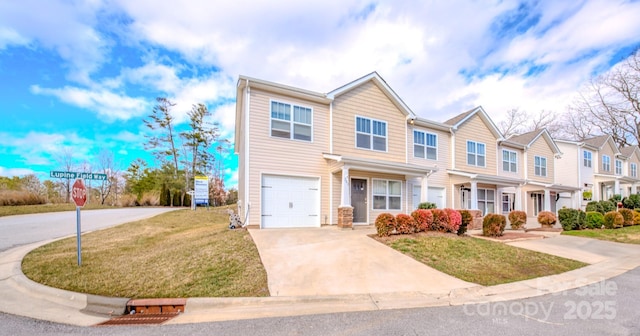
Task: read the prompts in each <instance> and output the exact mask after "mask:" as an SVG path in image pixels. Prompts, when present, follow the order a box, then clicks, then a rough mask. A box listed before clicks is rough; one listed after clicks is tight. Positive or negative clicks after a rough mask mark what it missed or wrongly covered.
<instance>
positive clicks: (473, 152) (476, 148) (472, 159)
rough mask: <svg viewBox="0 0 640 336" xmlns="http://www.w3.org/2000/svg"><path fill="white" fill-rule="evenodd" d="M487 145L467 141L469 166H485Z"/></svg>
mask: <svg viewBox="0 0 640 336" xmlns="http://www.w3.org/2000/svg"><path fill="white" fill-rule="evenodd" d="M485 155H486V154H485V145H484V144H483V143H480V142H475V141H467V164H468V165H471V166H478V167H484V166H485V158H486V156H485Z"/></svg>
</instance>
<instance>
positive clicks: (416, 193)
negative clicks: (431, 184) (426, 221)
mask: <svg viewBox="0 0 640 336" xmlns="http://www.w3.org/2000/svg"><path fill="white" fill-rule="evenodd" d="M421 194H422V187H421V186H419V185H414V186H413V195H412V196H413V208H414V209H417V208H418V206H420V203H421V202H422V200H421V199H420V196H421Z"/></svg>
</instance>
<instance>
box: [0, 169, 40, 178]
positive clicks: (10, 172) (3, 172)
mask: <svg viewBox="0 0 640 336" xmlns="http://www.w3.org/2000/svg"><path fill="white" fill-rule="evenodd" d="M35 173H36V172H35V171H33V170H31V169H28V168H7V167H0V176H7V177H13V176H25V175H31V174H35Z"/></svg>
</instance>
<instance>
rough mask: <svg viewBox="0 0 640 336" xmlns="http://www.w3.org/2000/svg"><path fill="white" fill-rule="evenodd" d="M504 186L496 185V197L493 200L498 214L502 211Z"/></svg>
mask: <svg viewBox="0 0 640 336" xmlns="http://www.w3.org/2000/svg"><path fill="white" fill-rule="evenodd" d="M503 189H504V188H500V187H496V199H495V200H494V201H493V202H494V203H493V204H495V211H496V213H498V214H501V213H502V192H503Z"/></svg>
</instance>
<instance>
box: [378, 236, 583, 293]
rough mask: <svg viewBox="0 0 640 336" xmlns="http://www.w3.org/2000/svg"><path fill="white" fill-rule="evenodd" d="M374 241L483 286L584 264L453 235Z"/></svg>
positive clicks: (405, 237) (555, 271)
mask: <svg viewBox="0 0 640 336" xmlns="http://www.w3.org/2000/svg"><path fill="white" fill-rule="evenodd" d="M374 239H377V240H378V241H380V242H382V243H384V244H386V245H388V246H390V247H392V248H393V249H395V250H398V251H400V252H402V253H404V254H406V255H409V256H411V257H413V258H414V259H416V260H418V261H420V262H422V263H423V264H425V265H427V266H430V267H433V268H434V269H437V270H438V271H441V272H443V273H446V274H449V275H451V276H454V277H456V278H459V279H462V280H465V281H469V282H473V283H477V284H480V285H484V286H491V285H498V284H503V283H509V282H514V281H520V280H526V279H532V278H537V277H542V276H547V275H552V274H558V273H563V272H567V271H571V270H574V269H577V268H580V267H583V266H586V265H587V264H585V263H582V262H579V261H575V260H570V259H565V258H561V257H556V256H552V255H548V254H544V253H540V252H535V251H530V250H526V249H522V248H518V247H513V246H510V245H506V244H503V243H498V242H493V241H488V240H485V239H479V238H473V237H469V236H462V237H460V236H457V235H454V234H440V233H435V232H428V233H419V234H413V235H395V236H391V237H385V238H378V237H374Z"/></svg>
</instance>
